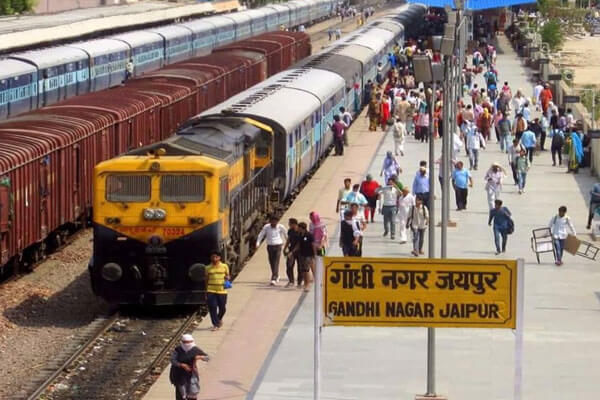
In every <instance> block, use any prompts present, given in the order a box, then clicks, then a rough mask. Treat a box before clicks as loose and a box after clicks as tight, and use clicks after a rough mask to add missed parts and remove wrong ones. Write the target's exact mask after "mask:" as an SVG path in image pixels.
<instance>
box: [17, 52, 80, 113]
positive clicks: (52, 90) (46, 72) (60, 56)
mask: <svg viewBox="0 0 600 400" xmlns="http://www.w3.org/2000/svg"><path fill="white" fill-rule="evenodd" d="M9 58H10V59H14V60H20V61H23V62H26V63H29V64H31V65H33V66H34V67H35V68H36V69H37V78H38V84H37V90H38V103H37V106H38V107H43V106H47V105H50V104H54V103H56V102H59V101H61V100H64V99H66V98H68V97H72V96H77V95H79V94H84V93H87V92H88V87H89V83H88V80H89V58H88V56H87V54H86V53H85V52H84V51H83V50H81V49H75V48H70V47H66V46H61V47H54V48H47V49H42V50H33V51H26V52H23V53H17V54H13V55H11V56H10V57H9Z"/></svg>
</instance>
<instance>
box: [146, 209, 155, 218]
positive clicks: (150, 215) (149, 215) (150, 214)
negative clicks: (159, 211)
mask: <svg viewBox="0 0 600 400" xmlns="http://www.w3.org/2000/svg"><path fill="white" fill-rule="evenodd" d="M144 219H146V220H153V219H154V210H153V209H151V208H145V209H144Z"/></svg>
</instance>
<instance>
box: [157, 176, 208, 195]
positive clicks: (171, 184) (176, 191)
mask: <svg viewBox="0 0 600 400" xmlns="http://www.w3.org/2000/svg"><path fill="white" fill-rule="evenodd" d="M160 200H161V201H169V202H200V201H204V177H203V176H201V175H163V176H162V177H161V178H160Z"/></svg>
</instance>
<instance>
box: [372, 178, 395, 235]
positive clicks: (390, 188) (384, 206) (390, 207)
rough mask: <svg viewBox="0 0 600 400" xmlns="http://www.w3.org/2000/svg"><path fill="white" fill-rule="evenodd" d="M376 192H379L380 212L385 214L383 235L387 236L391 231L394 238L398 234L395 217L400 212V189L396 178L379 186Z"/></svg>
mask: <svg viewBox="0 0 600 400" xmlns="http://www.w3.org/2000/svg"><path fill="white" fill-rule="evenodd" d="M375 192H376V193H377V194H379V206H380V211H379V212H380V213H381V214H383V236H384V237H385V236H387V234H388V232H390V238H391V239H392V240H394V236H396V224H395V221H394V219H395V218H396V214H397V213H398V199H399V198H400V191H399V190H398V188H397V187H396V182H394V179H393V178H390V179H388V181H387V185H385V186H383V187H380V188H378V189H377V190H376V191H375Z"/></svg>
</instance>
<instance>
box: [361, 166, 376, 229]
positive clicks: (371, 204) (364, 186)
mask: <svg viewBox="0 0 600 400" xmlns="http://www.w3.org/2000/svg"><path fill="white" fill-rule="evenodd" d="M378 187H379V183H377V181H374V180H373V175H371V174H368V175H367V177H366V179H365V180H364V181H362V183H361V184H360V192H361V193H362V194H363V196H365V197H366V198H367V202H368V205H367V207H365V219H366V220H367V221H369V211H370V214H371V222H373V218H374V217H375V210H376V209H377V193H375V191H376V190H377V188H378Z"/></svg>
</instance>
